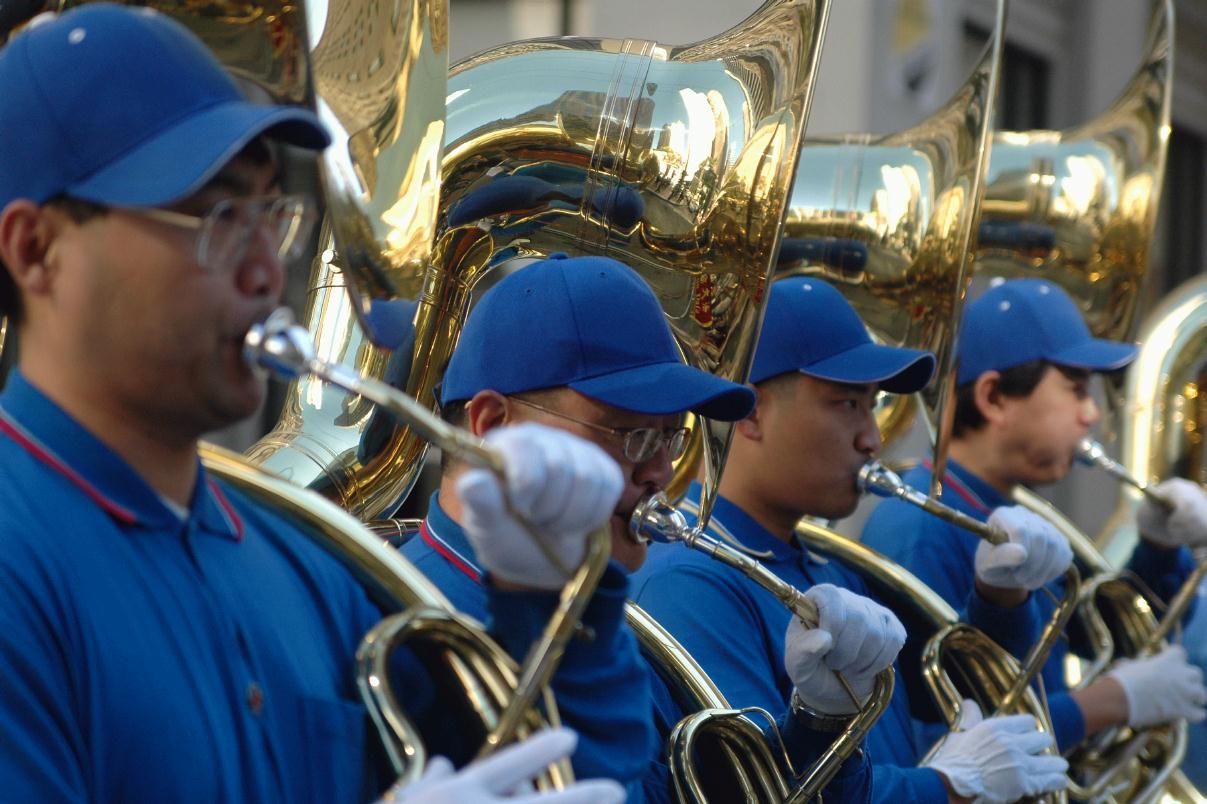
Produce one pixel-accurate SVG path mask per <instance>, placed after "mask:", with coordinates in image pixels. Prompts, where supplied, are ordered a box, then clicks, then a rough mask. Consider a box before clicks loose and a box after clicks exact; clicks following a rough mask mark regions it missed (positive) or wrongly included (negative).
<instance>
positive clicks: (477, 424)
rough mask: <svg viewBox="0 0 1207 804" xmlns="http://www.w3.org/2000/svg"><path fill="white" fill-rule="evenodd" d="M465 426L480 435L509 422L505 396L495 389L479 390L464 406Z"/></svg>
mask: <svg viewBox="0 0 1207 804" xmlns="http://www.w3.org/2000/svg"><path fill="white" fill-rule="evenodd" d="M465 413H466V425H465V426H466V427H468V428H469V431H470V432H471V433H473V434H474V435H476V436H478V437H481V436H484V435H486V434H487V433H488V432H490V431H491V430H493V429H494V428H496V427H501V426H502V425H504V424H508V423H509V416H510V410H509V406H508V404H507V397H505V396H503V395H502V394H500V393H499V392H497V391H479V392H478V393H476V394H474V396H473V399H471V400H469V403H468V404H467V405H466V406H465Z"/></svg>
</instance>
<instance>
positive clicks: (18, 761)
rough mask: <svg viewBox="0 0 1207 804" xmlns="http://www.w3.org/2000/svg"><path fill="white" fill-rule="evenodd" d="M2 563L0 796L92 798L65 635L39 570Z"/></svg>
mask: <svg viewBox="0 0 1207 804" xmlns="http://www.w3.org/2000/svg"><path fill="white" fill-rule="evenodd" d="M4 558H5V559H7V560H5V561H4V562H3V563H0V679H3V682H2V683H3V687H4V692H3V694H2V695H0V790H3V791H4V796H5V798H6V799H9V800H11V801H54V802H74V801H78V802H84V801H87V800H88V799H89V792H88V788H87V786H86V782H85V780H86V779H87V777H88V769H87V762H88V752H87V749H86V746H85V741H84V737H83V735H82V734H81V733H80V730H79V727H78V725H77V724H78V723H79V718H78V716H77V713H76V712H75V711H74V706H73V701H74V700H75V698H76V695H75V691H74V689H75V688H74V686H73V684H72V682H71V674H70V672H69V670H68V667H69V663H68V655H67V654H68V652H69V651H68V648H67V646H66V645H64V640H65V639H66V638H67V634H66V630H65V629H64V628H63V627H60V624H59V622H58V621H57V618H56V616H54V614H53V611H54V609H55V604H54V601H53V595H54V593H53V591H52V590H51V589H50V588H49V586H47V588H35V586H36V585H38V584H39V581H40V580H41V579H43V578H44V575H43V574H42V573H41V572H37V571H29V568H24V570H25V571H22V568H21V567H19V566H18V562H17V561H14V560H13V559H14V558H15V557H14V556H13V555H12V554H11V553H10V554H9V555H8V556H5V557H4Z"/></svg>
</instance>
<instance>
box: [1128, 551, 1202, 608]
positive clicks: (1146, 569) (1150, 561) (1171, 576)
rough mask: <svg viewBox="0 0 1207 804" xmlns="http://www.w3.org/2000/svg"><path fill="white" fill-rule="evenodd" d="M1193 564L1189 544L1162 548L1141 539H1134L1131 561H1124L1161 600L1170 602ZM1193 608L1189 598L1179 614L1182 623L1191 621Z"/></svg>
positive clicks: (1184, 581) (1188, 574) (1191, 569)
mask: <svg viewBox="0 0 1207 804" xmlns="http://www.w3.org/2000/svg"><path fill="white" fill-rule="evenodd" d="M1194 566H1195V564H1194V556H1193V555H1191V553H1190V550H1189V549H1188V548H1186V547H1178V548H1175V549H1172V550H1171V549H1162V548H1160V547H1157V546H1155V545H1153V544H1150V543H1149V542H1147V541H1145V540H1144V539H1140V541H1139V542H1137V543H1136V549H1135V550H1134V551H1133V552H1132V558H1131V561H1129V562H1128V563H1127V568H1128V569H1129V570H1131V571H1132V572H1134V573H1136V575H1137V576H1139V578H1140V580H1142V581H1144V583H1146V584H1147V585H1148V588H1149V589H1152V590H1153V592H1154V593H1155V594H1156V595H1157V597H1159V598H1160V599H1161V601H1162V602H1164V603H1169V602H1170V601H1171V600H1173V598H1174V597H1175V596H1176V595H1177V594H1178V590H1180V589H1181V588H1182V585H1183V584H1184V583H1186V579H1187V578H1189V577H1190V573H1192V572H1194ZM1194 608H1195V604H1194V601H1193V600H1192V602H1191V604H1190V605H1189V606H1188V607H1187V609H1186V614H1185V616H1184V617H1183V618H1182V624H1183V625H1185V624H1186V623H1187V622H1189V621H1190V615H1191V614H1193V613H1194Z"/></svg>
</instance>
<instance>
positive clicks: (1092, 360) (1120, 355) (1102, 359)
mask: <svg viewBox="0 0 1207 804" xmlns="http://www.w3.org/2000/svg"><path fill="white" fill-rule="evenodd" d="M1139 351H1140V350H1139V347H1137V346H1136V345H1135V344H1134V343H1118V342H1116V341H1104V340H1102V339H1101V338H1090V339H1089V340H1088V341H1083V342H1082V343H1079V344H1077V345H1076V346H1071V347H1069V348H1068V349H1062V350H1061V351H1059V352H1057V353H1056V354H1054V355H1052V356H1051V357H1050V358H1048V360H1049V362H1051V363H1055V364H1057V365H1059V366H1068V367H1070V368H1079V369H1088V370H1089V371H1114V370H1115V369H1121V368H1123V367H1124V366H1126V365H1127V364H1128V363H1130V362H1132V360H1134V359H1135V358H1136V355H1137V354H1138V353H1139Z"/></svg>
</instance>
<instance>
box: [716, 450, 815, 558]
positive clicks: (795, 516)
mask: <svg viewBox="0 0 1207 804" xmlns="http://www.w3.org/2000/svg"><path fill="white" fill-rule="evenodd" d="M726 468H727V471H725V472H724V473H723V474H722V475H721V485H720V488H719V491H720V492H721V496H722V497H724V498H725V499H726V500H728V501H729V502H731V503H733V504H734V505H736V506H737V507H738V508H741V509H742V510H743V511H745V512H746V515H747V516H749V517H750V518H751V519H753V520H754V521H755V522H757V523H759V524H760V525H762V526H763V528H764V529H766V530H767V532H769V533H771V534H772V535H773V536H775V538H777V539H779V540H780V541H782V542H784V543H785V544H790V543H791V542H792V534H793V533H794V532H795V531H796V523H797V522H799V521H800V518H801V517H802V516H803V514H802V513H800V512H797V511H787V510H785V509H784V508H782V507H781V506H777V505H774V504H773V503H771V502H770V501H768V500H767V498H766V495H765V494H764V493H763V490H762V489H760V488H759V484H758V483H757V481H756V480H754V479H753V476H752V474H751V473H748V472H744V471H741V469H742V468H743V467H741V466H740V465H739V466H735V465H733V456H732V454H731V456H730V465H729V466H728V467H726Z"/></svg>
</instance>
